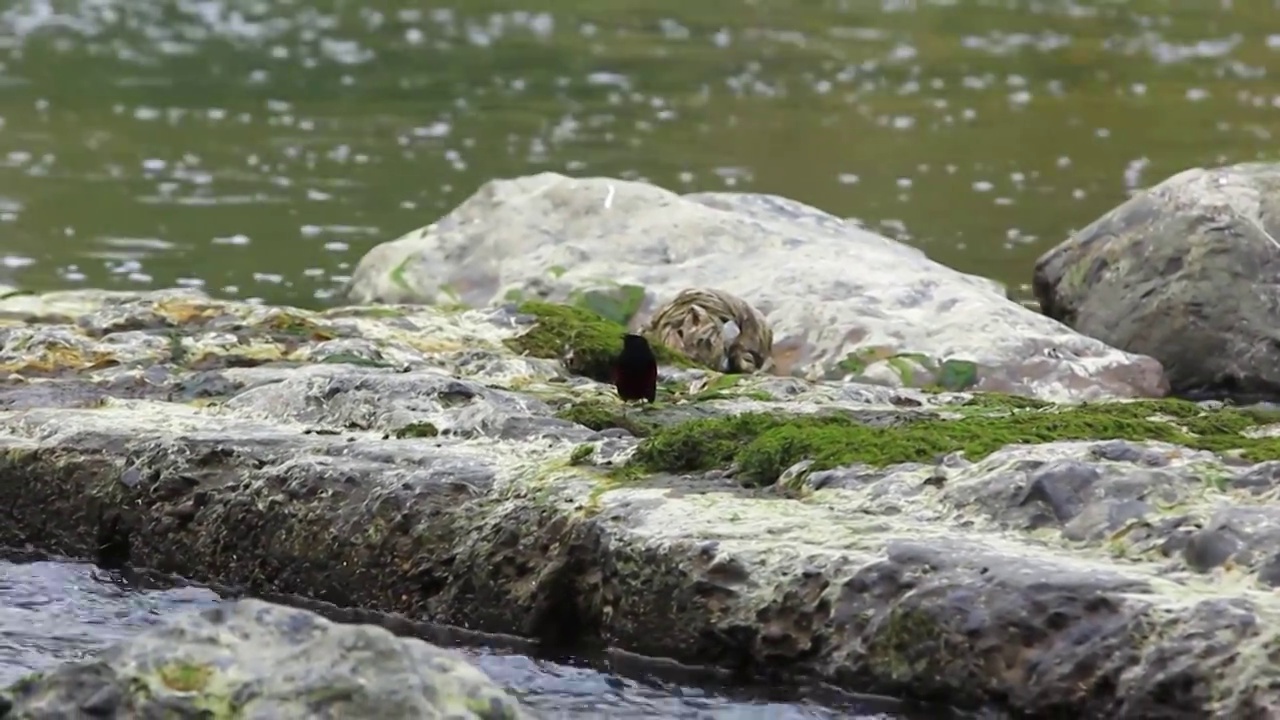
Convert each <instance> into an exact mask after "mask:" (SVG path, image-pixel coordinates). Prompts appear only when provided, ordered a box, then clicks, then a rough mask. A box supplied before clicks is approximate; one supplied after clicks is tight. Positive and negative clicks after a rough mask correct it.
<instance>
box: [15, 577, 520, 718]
mask: <svg viewBox="0 0 1280 720" xmlns="http://www.w3.org/2000/svg"><path fill="white" fill-rule="evenodd" d="M0 717H4V718H12V719H13V720H54V719H55V718H82V717H83V718H88V717H93V718H121V719H123V718H209V719H210V720H224V719H225V720H229V719H230V718H239V719H240V720H314V719H315V718H377V719H378V720H430V719H432V718H438V719H440V720H444V719H446V718H447V719H448V720H518V719H519V718H527V717H531V715H529V714H528V713H527V712H526V711H525V710H523V709H522V708H521V707H520V705H519V704H517V703H516V701H515V700H513V699H511V698H510V697H509V696H507V695H506V693H504V692H503V691H502V690H501V689H500V688H498V687H497V686H495V685H494V684H493V682H492V681H490V680H489V678H488V677H487V676H486V675H485V674H484V673H483V672H481V671H480V670H478V669H476V668H474V667H472V666H471V665H469V664H468V663H467V662H466V660H464V659H463V658H462V657H461V656H459V655H458V654H456V653H453V652H451V651H448V650H443V649H441V648H438V647H435V646H433V645H430V644H428V643H425V642H423V641H421V640H418V639H416V638H400V637H396V636H395V635H393V634H391V632H389V631H387V630H385V629H383V628H380V627H375V626H372V625H347V624H338V623H333V622H330V621H328V620H326V619H325V618H323V617H320V616H319V615H316V614H314V613H311V612H307V611H305V610H299V609H296V608H291V607H284V606H281V605H274V604H271V603H266V602H262V601H260V600H253V599H245V600H239V601H236V602H227V603H223V604H221V605H219V606H218V607H215V608H211V609H209V610H204V611H201V612H197V613H186V614H181V615H177V616H174V617H172V618H169V619H168V620H167V622H166V623H165V624H163V625H161V626H160V627H158V628H156V629H153V630H148V631H146V632H144V633H141V634H139V635H137V636H136V637H134V638H132V639H130V640H127V641H125V642H121V643H118V644H116V645H113V646H111V647H108V648H106V649H105V650H103V651H101V652H99V653H98V654H97V655H96V656H95V657H94V658H93V659H91V660H84V661H80V662H73V663H68V664H66V665H62V666H60V667H58V668H56V669H54V670H52V671H50V672H46V673H37V674H35V675H30V676H28V677H26V678H23V679H22V680H19V681H18V682H17V683H15V684H14V685H12V686H10V687H9V688H7V689H5V690H4V691H3V693H0Z"/></svg>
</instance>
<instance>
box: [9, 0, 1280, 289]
mask: <svg viewBox="0 0 1280 720" xmlns="http://www.w3.org/2000/svg"><path fill="white" fill-rule="evenodd" d="M3 7H4V9H3V10H0V258H2V259H0V281H4V282H9V283H13V284H18V285H21V286H24V287H27V288H32V289H44V288H54V287H67V286H77V285H109V286H115V287H139V286H156V285H171V284H174V283H187V284H199V285H203V286H205V287H206V288H207V289H208V290H209V291H211V292H213V293H215V294H219V295H229V296H240V297H256V298H261V299H263V300H266V301H269V302H290V303H295V304H303V305H314V304H317V303H318V302H321V301H323V300H324V299H325V298H327V297H329V296H330V295H332V293H333V292H334V290H335V289H336V288H337V287H338V286H340V284H341V283H342V281H343V280H344V279H345V277H346V275H347V274H348V273H349V271H350V269H351V267H352V266H353V265H354V264H355V263H356V262H357V261H358V260H359V258H360V257H361V255H362V254H363V253H364V252H365V251H366V250H368V249H369V248H370V247H372V246H373V245H375V244H376V243H378V242H380V241H382V240H387V239H391V238H394V237H396V236H398V235H400V234H401V233H403V232H405V231H408V230H410V229H413V228H415V227H418V226H421V225H423V224H426V223H428V222H431V221H432V220H435V219H436V218H438V217H439V216H440V215H442V214H443V213H445V212H446V211H447V210H448V209H450V208H452V207H453V206H455V205H456V204H457V203H459V202H460V201H462V200H463V199H464V198H466V197H467V196H468V195H469V194H470V193H471V192H473V191H474V190H475V189H476V187H477V186H478V185H479V184H480V183H482V182H484V181H485V180H486V179H488V178H493V177H498V176H514V175H519V174H523V173H530V172H535V171H539V170H545V169H551V170H559V171H563V172H568V173H573V174H587V173H592V174H608V175H620V176H626V177H637V178H646V179H649V180H652V181H654V182H657V183H659V184H662V185H665V186H668V187H671V188H674V189H687V190H707V189H723V188H731V189H738V190H757V191H765V192H776V193H781V194H785V195H789V196H791V197H794V198H797V199H799V200H802V201H805V202H808V203H810V204H813V205H816V206H818V207H821V208H823V209H825V210H828V211H830V212H833V213H836V214H839V215H842V216H850V217H857V218H859V219H861V220H863V221H864V222H866V223H868V224H869V225H870V226H871V227H873V228H876V229H878V230H879V231H881V232H883V233H885V234H887V235H890V236H892V237H896V238H900V239H902V240H905V241H907V242H911V243H913V244H917V245H919V246H921V247H923V248H925V249H926V250H927V252H928V253H929V254H930V255H931V256H933V257H934V258H936V259H938V260H940V261H942V262H945V263H947V264H949V265H952V266H955V267H958V268H961V269H963V270H966V271H969V272H976V273H980V274H984V275H988V276H991V277H995V278H998V279H1000V280H1002V281H1004V282H1006V283H1008V284H1009V285H1010V286H1011V288H1012V289H1013V290H1014V291H1015V292H1020V293H1023V294H1025V292H1026V288H1025V285H1026V284H1027V283H1028V281H1029V276H1030V267H1031V264H1032V262H1033V261H1034V259H1035V257H1036V256H1037V255H1038V254H1039V253H1041V252H1043V251H1044V250H1045V249H1047V248H1049V247H1051V246H1052V245H1053V244H1055V243H1057V242H1059V241H1060V240H1062V239H1063V238H1065V237H1066V236H1067V234H1068V233H1069V232H1070V231H1071V230H1072V229H1073V228H1078V227H1081V226H1083V225H1084V224H1086V223H1088V222H1090V221H1091V220H1093V219H1094V218H1095V217H1097V216H1098V215H1099V214H1101V213H1103V212H1105V211H1106V210H1107V209H1109V208H1110V207H1113V206H1114V205H1115V204H1117V203H1119V202H1121V201H1122V200H1123V199H1124V198H1125V197H1126V194H1127V193H1129V192H1131V191H1132V190H1134V189H1135V188H1139V187H1142V186H1145V185H1149V184H1152V183H1154V182H1157V181H1158V180H1160V179H1161V178H1163V177H1166V176H1168V175H1169V174H1172V173H1174V172H1177V171H1178V170H1181V169H1184V168H1186V167H1190V166H1194V165H1197V164H1212V163H1220V162H1236V161H1243V160H1250V159H1256V158H1265V157H1268V156H1269V155H1271V154H1274V150H1273V149H1272V148H1273V146H1274V140H1273V138H1272V134H1273V132H1275V129H1276V127H1277V118H1280V86H1275V85H1274V84H1272V83H1270V81H1269V77H1268V73H1267V71H1266V69H1265V68H1266V66H1267V65H1268V64H1273V65H1274V63H1275V62H1276V61H1277V60H1280V7H1277V4H1276V3H1275V2H1271V1H1269V0H1258V1H1254V2H1230V1H1223V2H1189V1H1185V0H1183V1H1177V2H1174V1H1167V2H1163V1H1158V0H1135V1H1133V2H1115V1H1100V0H1094V1H1093V2H1051V1H1047V0H1041V1H1032V0H1001V1H998V2H996V1H988V2H977V1H973V0H952V1H949V2H934V1H924V0H918V1H914V2H908V1H906V0H884V1H883V2H867V1H854V0H845V1H843V2H839V1H833V0H809V1H806V2H800V1H799V0H792V1H785V0H755V1H754V2H734V3H705V4H704V3H689V2H675V1H673V0H643V1H641V0H611V1H610V2H586V1H585V0H541V2H529V3H520V2H497V1H495V0H472V1H470V2H466V3H450V4H429V5H424V4H421V3H413V2H408V0H370V1H367V2H345V1H344V0H271V1H266V0H262V1H255V0H129V1H128V2H124V1H123V0H58V1H57V2H53V1H52V0H11V1H10V2H7V3H5V4H4V5H3Z"/></svg>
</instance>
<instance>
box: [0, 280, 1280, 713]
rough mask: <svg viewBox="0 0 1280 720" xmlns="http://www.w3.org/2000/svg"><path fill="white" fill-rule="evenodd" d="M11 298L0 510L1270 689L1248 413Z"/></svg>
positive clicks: (1115, 676)
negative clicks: (931, 389)
mask: <svg viewBox="0 0 1280 720" xmlns="http://www.w3.org/2000/svg"><path fill="white" fill-rule="evenodd" d="M18 300H20V301H21V302H22V303H23V307H25V308H27V309H28V310H30V311H31V312H27V313H24V314H22V317H24V318H34V319H29V320H28V319H22V320H19V319H13V320H9V321H3V320H0V334H3V335H4V337H6V338H9V339H10V340H11V341H6V342H5V344H4V346H3V353H4V354H3V355H2V356H0V357H2V358H3V363H2V364H0V391H3V392H6V393H10V394H9V395H6V396H5V397H7V398H9V404H8V405H7V406H5V407H7V408H9V409H3V410H0V450H3V452H0V477H3V478H4V482H3V483H0V506H3V507H4V508H6V521H5V522H4V523H0V544H6V545H22V544H32V545H35V546H37V547H39V548H42V549H45V550H48V551H52V552H57V553H61V554H65V555H70V556H79V557H89V558H93V557H96V556H98V555H99V554H100V553H103V552H105V550H104V549H106V548H109V549H110V552H111V554H112V557H113V558H114V559H116V560H117V561H121V562H128V563H130V564H132V565H137V566H146V567H150V568H154V569H157V570H161V571H166V572H176V573H180V574H183V575H186V576H190V577H193V578H197V579H201V580H206V581H215V582H219V583H224V584H228V585H234V586H239V587H243V588H245V589H246V590H247V591H249V592H277V593H285V594H290V593H292V594H300V595H305V596H309V597H312V598H316V599H319V600H323V601H328V602H332V603H336V604H339V605H344V606H358V607H364V608H369V609H375V610H382V611H392V612H400V613H404V614H406V615H408V616H410V617H413V618H420V619H427V620H432V621H437V622H445V623H451V624H455V625H459V626H463V627H467V628H472V629H476V630H483V631H490V632H511V633H518V634H521V635H524V636H527V637H531V638H537V639H542V640H546V641H550V642H554V643H556V644H557V645H558V646H566V645H567V646H573V644H574V643H579V642H581V643H588V644H605V645H609V646H613V647H617V648H621V649H624V650H628V651H631V652H636V653H642V654H647V655H654V656H665V657H670V658H674V659H677V660H681V661H686V662H692V663H704V664H713V665H718V666H722V667H725V668H729V669H732V670H734V671H737V672H738V673H741V674H742V675H743V676H745V677H749V678H757V679H771V680H780V681H787V680H790V679H794V678H803V679H806V680H814V679H816V680H820V681H823V682H827V683H831V684H833V685H836V686H838V687H842V688H845V689H848V690H853V691H859V692H881V693H886V694H899V695H905V696H909V697H912V698H916V699H923V700H936V701H941V702H945V703H950V704H954V705H959V706H964V707H979V706H984V705H992V704H994V705H997V706H1001V707H1004V708H1006V709H1008V710H1011V711H1013V712H1016V713H1028V714H1035V713H1041V714H1044V715H1046V716H1063V717H1068V716H1069V717H1098V718H1132V719H1133V720H1139V719H1140V718H1151V717H1187V718H1193V717H1194V718H1206V717H1207V718H1222V720H1227V719H1228V718H1248V717H1270V716H1272V715H1274V714H1276V713H1277V712H1280V664H1277V663H1276V662H1274V661H1273V660H1274V658H1273V657H1272V656H1273V655H1274V648H1275V647H1277V646H1278V644H1280V597H1278V596H1277V595H1276V594H1275V593H1274V592H1272V588H1273V587H1275V586H1276V585H1277V584H1280V571H1277V569H1276V568H1277V567H1280V560H1277V554H1276V551H1275V548H1276V547H1277V543H1278V542H1280V470H1277V467H1280V431H1278V430H1280V423H1278V422H1277V421H1278V420H1280V417H1278V416H1277V415H1276V414H1275V413H1273V412H1268V411H1263V410H1257V409H1246V408H1233V407H1221V406H1212V405H1197V404H1193V403H1189V402H1185V401H1176V400H1143V401H1137V402H1128V403H1099V404H1088V405H1076V406H1059V405H1052V404H1049V403H1045V402H1041V401H1036V400H1032V399H1028V398H1020V397H1010V396H1001V395H987V394H970V393H939V394H932V393H927V392H923V391H920V390H912V389H902V388H890V387H885V386H881V385H869V384H859V383H848V382H834V381H828V382H808V381H804V380H801V379H798V378H791V377H777V376H770V375H720V374H718V373H714V372H710V371H707V370H705V369H702V368H698V367H697V366H696V364H690V363H688V362H687V359H684V360H682V359H681V358H682V356H680V355H677V354H674V353H671V351H670V350H669V349H665V348H660V351H661V352H662V353H663V357H664V358H665V359H666V361H665V362H664V365H663V367H662V369H661V381H662V382H661V386H660V389H659V395H658V402H657V403H656V404H655V405H653V406H645V407H643V408H628V409H625V410H624V409H623V407H622V406H621V405H620V404H619V403H618V402H617V400H616V396H615V395H614V393H613V389H612V388H611V387H610V386H608V385H607V384H604V383H602V382H598V381H596V380H592V379H590V378H589V377H586V376H584V375H580V374H570V373H568V372H567V371H566V366H565V365H564V363H563V362H562V360H561V358H562V357H564V356H569V357H572V358H577V359H578V360H579V361H580V362H582V363H584V364H583V365H582V368H583V370H584V371H590V372H594V371H595V370H598V369H599V368H598V367H597V366H596V365H595V364H594V363H595V362H596V360H598V359H599V358H604V357H608V354H609V353H610V352H611V351H614V349H613V348H611V346H610V345H609V344H610V343H616V342H620V339H619V334H620V332H621V328H620V326H617V325H613V324H611V323H609V322H607V321H604V320H600V319H599V318H593V316H590V315H589V314H587V313H585V312H583V311H581V310H575V309H573V308H564V307H561V306H554V305H545V304H538V303H526V304H523V305H521V306H504V307H499V308H489V309H485V310H469V311H457V310H443V309H439V308H431V307H422V306H415V307H350V308H340V309H335V310H330V311H327V312H321V313H313V312H307V311H303V310H298V309H293V308H273V307H262V306H254V305H249V304H244V303H234V302H222V301H215V300H210V299H208V298H204V297H201V296H199V295H198V294H190V293H171V292H155V293H140V294H135V295H132V296H128V297H124V296H119V295H107V294H96V293H93V292H84V293H79V294H77V295H76V296H75V297H68V296H67V295H65V294H64V295H62V296H59V297H57V298H55V300H56V301H57V303H58V304H59V305H60V306H65V307H70V306H77V307H80V308H82V310H83V314H82V315H80V316H79V317H77V318H76V320H75V323H74V324H71V323H70V322H69V321H67V320H66V319H65V318H62V319H59V317H60V316H59V315H58V314H57V313H47V312H43V311H42V310H41V309H40V305H39V301H38V298H18V299H15V302H16V301H18ZM5 303H6V301H5V300H0V317H3V313H4V311H5V308H6V305H5ZM11 317H14V318H16V317H18V314H14V315H13V316H11ZM5 322H7V323H8V324H3V323H5Z"/></svg>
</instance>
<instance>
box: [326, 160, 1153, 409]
mask: <svg viewBox="0 0 1280 720" xmlns="http://www.w3.org/2000/svg"><path fill="white" fill-rule="evenodd" d="M686 288H716V289H719V290H723V291H725V292H728V293H731V294H733V295H736V296H738V297H740V298H742V299H743V300H745V301H746V302H747V303H749V304H750V305H751V306H752V307H755V308H757V309H759V310H760V311H761V312H762V313H763V314H764V316H765V318H766V319H767V321H768V323H769V325H770V326H772V329H773V336H774V337H773V339H774V342H773V356H772V360H773V364H774V366H775V372H776V373H778V374H782V375H796V376H800V377H805V378H809V379H820V378H825V379H858V378H861V379H868V380H872V381H874V382H880V383H885V384H890V385H895V386H906V387H929V386H941V387H943V388H946V389H949V390H971V389H976V390H983V391H1000V392H1010V393H1016V394H1022V395H1031V396H1035V397H1041V398H1045V399H1075V400H1086V399H1097V398H1102V397H1108V396H1111V397H1115V396H1119V397H1135V396H1138V397H1153V396H1155V397H1158V396H1161V395H1163V394H1164V393H1165V392H1166V391H1167V384H1166V383H1165V381H1164V378H1163V374H1162V370H1161V368H1160V364H1159V363H1158V362H1156V361H1154V360H1152V359H1151V358H1148V357H1143V356H1139V355H1133V354H1129V353H1125V352H1121V351H1118V350H1116V349H1114V348H1111V347H1108V346H1107V345H1105V344H1103V343H1102V342H1100V341H1098V340H1095V339H1093V338H1088V337H1084V336H1082V335H1080V334H1078V333H1076V332H1073V331H1072V330H1071V329H1070V328H1067V327H1065V326H1063V325H1062V324H1061V323H1058V322H1056V321H1054V320H1052V319H1050V318H1047V317H1045V316H1043V315H1041V314H1039V313H1036V312H1034V311H1031V310H1028V309H1027V308H1025V307H1023V306H1021V305H1019V304H1018V303H1016V302H1013V301H1012V300H1009V299H1008V298H1007V297H1006V296H1005V294H1004V291H1003V289H1001V288H1000V287H999V286H998V285H997V284H996V283H994V282H993V281H990V280H987V279H985V278H980V277H976V276H973V275H967V274H964V273H961V272H958V271H956V270H953V269H951V268H948V267H946V266H943V265H941V264H939V263H936V262H934V261H932V260H930V259H929V258H927V257H926V256H925V255H924V254H923V253H922V252H920V251H919V250H916V249H914V248H912V247H910V246H908V245H904V244H902V243H898V242H895V241H893V240H890V239H888V238H885V237H882V236H879V235H876V234H874V233H871V232H869V231H867V230H864V229H862V228H859V227H856V226H854V225H852V224H850V223H847V222H845V221H843V220H841V219H840V218H837V217H834V216H832V215H829V214H827V213H825V212H822V211H821V210H818V209H816V208H813V207H810V206H808V205H804V204H802V203H799V202H796V201H794V200H789V199H786V198H782V197H778V196H774V195H760V194H749V193H724V192H712V193H694V194H689V195H677V194H675V193H673V192H670V191H668V190H664V189H662V188H659V187H656V186H653V185H650V184H647V183H642V182H632V181H626V180H617V179H612V178H576V179H575V178H569V177H566V176H563V175H559V174H556V173H541V174H538V175H533V176H529V177H521V178H516V179H512V180H494V181H491V182H488V183H486V184H485V185H483V186H482V187H481V188H480V189H479V190H478V191H477V192H476V193H475V194H474V195H473V196H472V197H471V198H469V199H468V200H466V201H465V202H463V203H462V204H461V205H459V206H458V207H457V208H455V209H454V210H453V211H452V212H450V213H449V214H448V215H446V216H445V217H443V218H441V219H440V220H439V221H438V222H436V223H434V224H432V225H429V226H427V227H424V228H421V229H419V230H414V231H412V232H410V233H408V234H406V235H404V236H403V237H401V238H399V239H397V240H394V241H391V242H386V243H383V244H381V245H379V246H377V247H375V248H373V249H372V250H370V251H369V252H368V253H367V254H366V255H365V256H364V257H363V258H362V259H361V260H360V263H359V264H358V265H357V267H356V269H355V270H354V271H353V272H352V280H351V282H350V284H349V286H348V289H347V296H348V298H349V299H350V300H351V301H352V302H355V303H374V302H377V303H436V304H441V305H455V304H458V303H461V304H463V305H467V306H471V307H482V306H488V305H492V304H495V303H500V302H504V301H510V300H522V299H525V300H528V299H547V300H552V301H556V302H571V303H575V304H579V305H582V306H584V307H590V308H592V309H593V310H596V311H597V312H600V313H601V314H604V315H606V316H610V317H614V318H615V319H617V320H619V321H621V322H623V323H630V324H631V325H632V327H633V328H638V327H640V326H641V325H643V323H644V322H645V320H646V319H647V318H648V317H649V315H650V314H651V313H652V312H653V311H654V309H655V308H656V307H657V306H659V305H662V304H664V303H666V302H669V301H670V300H671V299H672V298H674V297H675V296H676V294H677V293H679V292H680V291H681V290H684V289H686Z"/></svg>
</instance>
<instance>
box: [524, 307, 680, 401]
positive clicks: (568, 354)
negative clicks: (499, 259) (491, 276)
mask: <svg viewBox="0 0 1280 720" xmlns="http://www.w3.org/2000/svg"><path fill="white" fill-rule="evenodd" d="M517 310H518V311H519V312H521V313H525V314H528V315H533V316H535V317H536V318H537V319H538V320H537V323H536V324H535V325H534V326H533V327H532V328H531V329H529V330H528V331H527V332H525V333H522V334H521V335H519V336H517V337H514V338H510V339H508V340H507V341H506V344H507V347H509V348H511V349H512V350H515V351H516V352H518V353H523V354H526V355H531V356H533V357H539V358H550V359H556V360H562V361H564V362H565V365H566V367H567V368H568V369H569V372H571V373H573V374H575V375H582V376H584V377H589V378H591V379H592V380H596V381H597V382H610V380H611V377H610V372H609V368H610V366H611V365H612V364H613V359H614V358H615V357H617V355H618V353H619V352H621V351H622V336H623V335H624V334H626V332H627V330H626V328H625V327H623V326H622V325H620V324H618V323H616V322H613V321H612V320H609V319H607V318H604V317H601V316H600V315H597V314H596V313H594V312H592V311H590V310H587V309H585V308H581V307H574V306H572V305H557V304H554V303H546V302H538V301H534V300H531V301H529V302H524V303H521V304H520V305H519V306H517ZM650 344H651V345H652V346H653V352H654V354H655V355H657V357H658V362H659V363H660V364H662V365H675V366H677V367H701V366H700V365H698V364H697V363H695V362H694V361H693V360H690V359H689V358H688V357H686V356H685V355H683V354H682V353H680V352H677V351H675V350H672V349H671V348H669V347H667V346H665V345H662V344H659V343H653V342H652V341H651V342H650Z"/></svg>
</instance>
